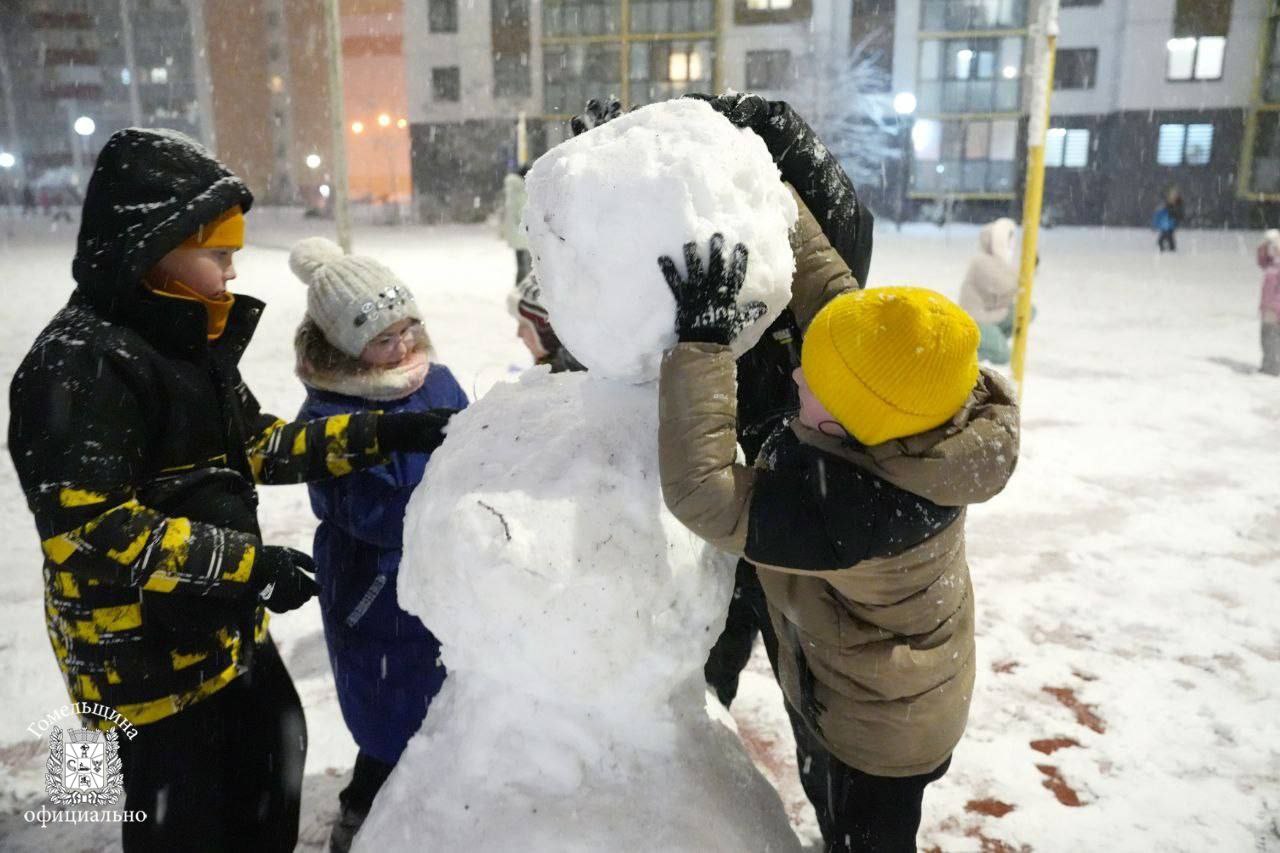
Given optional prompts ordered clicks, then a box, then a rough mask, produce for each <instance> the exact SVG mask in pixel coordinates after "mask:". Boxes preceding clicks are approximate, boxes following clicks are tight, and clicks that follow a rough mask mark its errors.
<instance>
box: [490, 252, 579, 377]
mask: <svg viewBox="0 0 1280 853" xmlns="http://www.w3.org/2000/svg"><path fill="white" fill-rule="evenodd" d="M507 310H508V311H510V312H511V316H512V317H514V318H515V320H516V336H517V337H518V338H520V341H521V342H522V343H523V344H524V345H525V349H527V350H529V355H531V356H533V363H534V364H549V365H551V372H552V373H562V372H564V371H566V370H586V368H585V367H583V366H582V364H581V363H580V362H579V361H578V360H577V359H576V358H574V357H573V354H572V353H570V352H569V350H567V349H565V346H564V344H562V343H560V338H558V337H556V333H555V330H554V329H552V328H551V320H550V318H549V317H548V316H547V309H546V308H543V307H542V288H541V287H539V286H538V277H537V276H535V275H534V274H533V273H529V274H528V275H527V276H525V277H524V278H523V279H522V280H521V281H520V283H519V284H517V285H516V286H515V288H514V289H513V290H512V291H511V292H510V293H509V294H507Z"/></svg>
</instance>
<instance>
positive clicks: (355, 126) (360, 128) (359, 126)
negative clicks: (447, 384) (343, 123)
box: [351, 121, 364, 133]
mask: <svg viewBox="0 0 1280 853" xmlns="http://www.w3.org/2000/svg"><path fill="white" fill-rule="evenodd" d="M351 132H352V133H364V122H362V121H353V122H351Z"/></svg>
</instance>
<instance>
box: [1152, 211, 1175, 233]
mask: <svg viewBox="0 0 1280 853" xmlns="http://www.w3.org/2000/svg"><path fill="white" fill-rule="evenodd" d="M1151 227H1152V228H1154V229H1155V230H1157V231H1172V230H1174V229H1175V228H1177V227H1178V221H1177V219H1175V218H1174V216H1173V211H1171V210H1169V208H1168V207H1161V208H1159V209H1158V210H1156V213H1155V216H1153V217H1151Z"/></svg>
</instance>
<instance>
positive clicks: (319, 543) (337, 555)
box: [289, 238, 467, 851]
mask: <svg viewBox="0 0 1280 853" xmlns="http://www.w3.org/2000/svg"><path fill="white" fill-rule="evenodd" d="M289 260H290V266H291V267H292V268H293V270H294V272H295V273H296V274H297V275H298V277H299V278H301V279H302V280H303V281H304V282H305V283H307V284H308V285H309V290H308V293H307V316H306V317H305V318H304V319H303V321H302V325H301V326H300V327H299V328H298V333H297V337H296V339H295V341H294V348H295V350H296V354H297V374H298V377H299V378H300V379H301V380H302V382H303V384H304V385H306V387H307V399H306V402H305V403H304V404H303V406H302V410H301V412H300V413H299V415H298V417H299V418H300V419H303V420H309V419H312V418H323V417H328V416H331V415H338V414H342V413H344V412H358V411H367V410H370V409H380V410H381V411H383V412H387V413H390V412H434V413H436V414H437V415H438V416H439V417H440V419H441V421H442V423H443V421H444V420H445V419H447V416H448V415H449V414H451V413H452V411H456V410H458V409H462V408H464V407H465V406H466V405H467V395H466V393H465V392H463V390H462V388H461V387H460V386H459V385H458V382H457V380H455V379H454V377H453V374H452V373H450V372H449V369H448V368H447V367H445V366H444V365H442V364H437V363H434V362H432V360H431V354H432V350H431V344H430V340H429V339H428V337H427V332H426V329H425V328H424V327H423V324H422V317H421V315H420V313H419V311H418V307H417V305H416V303H415V302H414V300H413V295H412V294H411V293H410V292H409V289H408V287H406V286H405V285H404V283H403V282H401V281H399V279H397V278H396V276H395V274H394V273H392V272H391V271H390V270H389V269H387V268H386V267H385V266H383V265H382V264H380V263H378V262H377V261H374V260H372V259H369V258H362V257H358V256H351V255H343V253H342V250H341V249H340V248H339V247H338V246H337V245H336V244H334V243H331V242H330V241H328V240H324V239H323V238H311V239H309V240H304V241H302V242H301V243H299V244H298V245H297V246H295V247H294V249H293V252H292V254H291V255H290V259H289ZM429 458H430V454H427V453H393V454H391V461H390V462H389V463H388V464H386V465H382V466H379V467H376V468H370V469H367V470H365V471H361V472H357V473H354V474H351V475H350V476H346V477H338V478H334V479H332V480H327V481H323V482H319V483H314V484H312V485H311V486H310V491H311V508H312V510H313V511H314V512H315V514H316V517H317V518H319V519H320V526H319V528H318V529H317V530H316V535H315V550H314V555H315V562H316V580H317V581H318V582H319V584H320V596H319V597H320V609H321V614H322V616H323V621H324V633H325V640H326V643H327V645H328V648H329V662H330V664H331V665H332V667H333V677H334V681H335V683H336V684H337V690H338V703H339V705H340V706H341V708H342V716H343V718H344V719H345V720H346V723H347V727H348V728H349V729H350V730H351V734H352V737H354V738H355V741H356V744H357V746H358V747H359V753H358V754H357V756H356V762H355V769H354V771H353V774H352V780H351V783H350V785H349V786H348V787H347V788H346V789H345V790H343V791H342V793H341V794H340V795H339V802H340V806H341V810H340V815H339V818H338V821H337V822H336V823H335V824H334V827H333V831H332V834H331V836H330V849H331V850H333V851H346V850H347V849H349V848H350V845H351V840H352V838H353V837H354V835H355V833H356V831H357V830H358V829H359V828H360V825H361V823H363V821H364V818H365V816H366V815H367V814H368V812H369V808H370V807H371V806H372V804H373V799H374V797H375V796H376V795H377V793H378V790H379V789H380V788H381V786H382V783H383V782H384V781H385V780H386V778H387V776H388V775H389V774H390V773H391V770H392V768H394V766H395V763H396V761H398V760H399V758H400V754H401V752H403V751H404V747H405V744H407V743H408V741H409V738H410V737H412V736H413V734H414V733H415V732H417V730H418V727H419V726H420V725H421V723H422V720H423V717H424V716H425V715H426V712H427V708H428V706H429V705H430V703H431V700H432V698H433V697H434V696H435V695H436V694H437V693H438V692H439V691H440V687H441V685H442V684H443V683H444V678H445V670H444V666H443V665H442V664H441V662H440V643H439V641H438V640H436V638H435V637H434V636H432V634H431V632H430V631H429V630H428V629H427V628H426V627H425V626H424V625H423V624H422V622H421V621H420V620H419V619H418V617H416V616H413V615H411V614H409V613H406V612H405V611H404V610H402V609H401V608H400V606H399V605H398V604H397V602H396V572H397V571H398V569H399V567H400V555H401V537H402V534H403V531H404V511H405V506H406V504H407V503H408V501H409V496H410V495H411V494H412V493H413V490H414V488H415V487H416V486H417V485H418V483H419V482H421V480H422V475H423V471H424V469H425V468H426V465H427V460H428V459H429Z"/></svg>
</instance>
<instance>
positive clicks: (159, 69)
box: [151, 65, 169, 84]
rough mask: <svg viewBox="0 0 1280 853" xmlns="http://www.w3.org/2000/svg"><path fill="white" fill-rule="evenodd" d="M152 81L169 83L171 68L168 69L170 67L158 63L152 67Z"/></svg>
mask: <svg viewBox="0 0 1280 853" xmlns="http://www.w3.org/2000/svg"><path fill="white" fill-rule="evenodd" d="M151 82H152V83H157V84H159V83H168V82H169V69H168V68H165V67H164V66H163V65H157V66H156V67H155V68H152V69H151Z"/></svg>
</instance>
